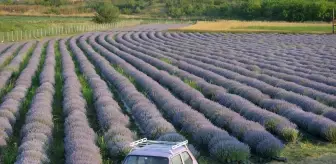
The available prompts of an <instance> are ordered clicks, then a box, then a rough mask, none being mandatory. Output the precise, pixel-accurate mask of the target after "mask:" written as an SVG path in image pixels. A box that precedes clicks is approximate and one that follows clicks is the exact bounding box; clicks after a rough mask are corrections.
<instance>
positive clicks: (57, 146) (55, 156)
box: [49, 41, 65, 164]
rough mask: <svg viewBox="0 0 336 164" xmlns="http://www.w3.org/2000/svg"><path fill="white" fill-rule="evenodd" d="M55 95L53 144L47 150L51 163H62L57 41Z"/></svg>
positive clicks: (60, 96) (60, 67)
mask: <svg viewBox="0 0 336 164" xmlns="http://www.w3.org/2000/svg"><path fill="white" fill-rule="evenodd" d="M55 59H56V70H55V81H56V83H55V95H54V101H53V111H52V114H53V122H54V130H53V142H52V145H51V147H50V149H49V153H50V155H49V156H50V161H51V163H54V164H58V163H64V161H65V157H64V140H63V139H64V135H65V134H64V117H63V108H62V99H63V79H62V63H61V54H60V51H59V41H57V42H55Z"/></svg>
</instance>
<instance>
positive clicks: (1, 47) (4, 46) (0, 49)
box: [0, 44, 13, 55]
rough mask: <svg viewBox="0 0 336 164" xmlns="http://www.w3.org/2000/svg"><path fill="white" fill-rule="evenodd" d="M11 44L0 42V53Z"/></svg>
mask: <svg viewBox="0 0 336 164" xmlns="http://www.w3.org/2000/svg"><path fill="white" fill-rule="evenodd" d="M12 45H13V44H2V45H1V44H0V55H1V54H2V53H5V51H6V50H7V49H8V48H10V47H11V46H12Z"/></svg>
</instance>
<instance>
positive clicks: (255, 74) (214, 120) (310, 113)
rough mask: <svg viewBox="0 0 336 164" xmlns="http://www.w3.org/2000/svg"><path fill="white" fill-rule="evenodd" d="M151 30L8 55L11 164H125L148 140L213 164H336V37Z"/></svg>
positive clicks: (4, 158)
mask: <svg viewBox="0 0 336 164" xmlns="http://www.w3.org/2000/svg"><path fill="white" fill-rule="evenodd" d="M184 26H185V25H179V24H176V25H174V24H170V25H159V24H156V25H140V26H136V27H129V28H125V29H123V30H111V31H107V32H92V33H85V34H80V35H76V36H72V37H67V38H52V39H45V40H42V41H28V42H20V43H11V44H6V45H0V100H1V101H0V163H5V164H12V163H16V164H33V163H67V164H78V163H90V164H100V163H104V164H111V163H114V164H116V163H118V164H119V163H120V162H121V161H122V159H123V158H124V157H125V155H127V153H128V152H129V151H130V149H131V147H130V145H129V144H130V143H131V142H133V141H135V140H138V139H140V138H144V137H146V138H148V139H151V140H166V141H183V140H186V139H187V140H188V141H189V148H190V149H191V151H192V152H193V154H194V155H195V156H196V157H197V159H198V161H199V163H201V164H219V163H283V162H281V161H284V160H287V163H293V164H294V163H316V164H327V163H336V145H335V143H336V122H335V121H336V66H335V64H334V63H336V56H335V54H336V40H335V38H334V37H333V36H332V35H313V34H304V35H303V34H295V35H292V34H233V33H197V32H194V33H191V32H187V33H182V32H167V31H164V30H167V29H168V28H170V29H177V28H181V27H184Z"/></svg>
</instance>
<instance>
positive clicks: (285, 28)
mask: <svg viewBox="0 0 336 164" xmlns="http://www.w3.org/2000/svg"><path fill="white" fill-rule="evenodd" d="M170 31H181V32H230V33H294V34H295V33H308V34H328V33H331V32H332V28H331V24H329V23H321V22H316V23H309V22H307V23H290V22H261V21H215V22H203V21H200V22H197V23H196V24H194V25H191V26H187V27H182V28H179V29H171V30H170Z"/></svg>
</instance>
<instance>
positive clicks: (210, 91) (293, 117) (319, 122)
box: [108, 34, 336, 142]
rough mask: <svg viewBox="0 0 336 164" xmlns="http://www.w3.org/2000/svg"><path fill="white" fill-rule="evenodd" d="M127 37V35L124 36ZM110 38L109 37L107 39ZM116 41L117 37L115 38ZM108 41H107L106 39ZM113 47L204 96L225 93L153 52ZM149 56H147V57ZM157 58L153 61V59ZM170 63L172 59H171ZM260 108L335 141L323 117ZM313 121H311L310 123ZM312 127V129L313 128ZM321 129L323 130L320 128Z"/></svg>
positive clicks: (275, 105) (266, 103) (270, 104)
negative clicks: (187, 83)
mask: <svg viewBox="0 0 336 164" xmlns="http://www.w3.org/2000/svg"><path fill="white" fill-rule="evenodd" d="M125 36H127V34H126V35H125ZM108 38H110V37H108ZM117 39H118V37H117ZM108 40H109V39H108ZM111 42H112V41H111ZM114 45H116V46H118V47H120V48H122V47H123V46H122V45H124V46H127V47H129V48H132V50H129V49H127V48H122V49H123V50H125V51H129V52H133V53H132V55H134V56H136V57H138V58H141V59H142V60H144V61H146V62H148V63H150V64H152V65H154V66H156V67H158V68H159V69H163V70H166V71H168V72H170V73H171V74H173V75H176V76H179V77H180V78H181V79H188V80H191V81H194V82H196V84H197V86H199V87H200V90H201V92H202V93H203V94H204V95H210V96H211V95H216V92H222V93H223V92H225V90H223V88H218V87H216V86H215V85H212V84H209V83H204V80H202V79H200V78H198V77H195V76H194V75H192V74H189V73H187V72H185V71H183V70H180V69H178V68H177V67H174V66H172V65H170V64H167V63H165V62H162V61H161V60H159V59H160V58H162V55H160V54H158V53H154V52H150V51H148V50H146V49H143V48H140V47H134V46H132V45H130V44H129V43H127V42H123V44H122V45H118V44H117V43H114ZM139 52H143V53H145V54H146V55H144V54H141V53H139ZM147 55H149V56H147ZM150 56H153V57H156V58H159V59H155V58H153V57H150ZM171 60H172V61H174V59H172V58H171ZM262 107H263V108H266V109H268V110H270V111H272V112H274V113H277V114H279V115H281V116H284V117H286V118H288V119H289V120H290V121H292V122H294V123H296V124H297V125H298V126H299V127H300V128H302V129H304V130H306V131H307V132H309V133H311V134H313V135H316V136H321V137H323V138H324V139H326V140H329V141H332V142H334V141H335V139H336V138H335V134H334V133H335V132H334V131H335V122H333V121H331V120H329V119H326V118H324V117H321V116H318V115H315V114H312V113H310V112H304V111H302V109H300V108H299V107H297V106H295V105H293V104H289V103H287V102H284V101H282V100H272V99H265V100H263V101H262ZM212 113H213V111H212V110H210V112H209V114H212ZM312 120H313V121H312ZM313 127H314V128H313ZM320 127H323V128H320Z"/></svg>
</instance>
